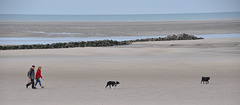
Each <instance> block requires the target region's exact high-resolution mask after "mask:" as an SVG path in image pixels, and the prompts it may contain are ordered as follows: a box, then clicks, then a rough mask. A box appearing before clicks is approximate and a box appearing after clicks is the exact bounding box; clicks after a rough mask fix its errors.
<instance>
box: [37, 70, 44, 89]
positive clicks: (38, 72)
mask: <svg viewBox="0 0 240 105" xmlns="http://www.w3.org/2000/svg"><path fill="white" fill-rule="evenodd" d="M41 70H42V67H41V66H39V67H38V69H37V73H36V84H35V86H37V83H38V82H39V85H40V86H41V88H44V86H42V84H41V81H40V78H43V77H42V74H41Z"/></svg>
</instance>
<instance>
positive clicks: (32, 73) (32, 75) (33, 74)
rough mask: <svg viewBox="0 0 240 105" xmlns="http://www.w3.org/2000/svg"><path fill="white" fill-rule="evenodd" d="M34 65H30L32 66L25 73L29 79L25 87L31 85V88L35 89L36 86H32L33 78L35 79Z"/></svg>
mask: <svg viewBox="0 0 240 105" xmlns="http://www.w3.org/2000/svg"><path fill="white" fill-rule="evenodd" d="M34 69H35V65H32V68H30V70H29V71H28V73H27V76H28V78H29V79H30V80H31V82H29V83H27V84H26V88H28V86H29V85H32V89H36V87H35V86H34V79H35V72H34Z"/></svg>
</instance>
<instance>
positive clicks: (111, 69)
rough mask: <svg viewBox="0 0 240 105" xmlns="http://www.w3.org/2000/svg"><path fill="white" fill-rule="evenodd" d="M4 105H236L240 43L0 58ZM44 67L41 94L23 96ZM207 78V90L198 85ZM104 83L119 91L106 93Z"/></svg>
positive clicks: (147, 45)
mask: <svg viewBox="0 0 240 105" xmlns="http://www.w3.org/2000/svg"><path fill="white" fill-rule="evenodd" d="M0 58H1V59H0V83H1V85H0V104H1V105H16V104H21V105H32V104H35V105H42V104H44V105H60V104H62V105H66V104H68V105H79V104H81V105H160V104H163V105H239V103H240V101H239V98H240V90H239V88H240V82H239V80H240V70H239V68H240V38H223V39H204V40H191V41H165V42H143V43H134V44H133V45H129V46H120V47H116V46H115V47H98V48H93V47H92V48H69V49H43V50H38V49H37V50H8V51H0ZM32 64H35V65H36V66H40V65H41V66H42V67H43V70H42V75H43V76H44V77H45V80H44V81H42V84H43V85H44V86H45V88H44V89H41V88H40V87H39V86H37V88H38V89H37V90H32V89H31V88H29V89H26V87H25V84H26V83H27V77H26V74H27V71H28V70H29V68H30V67H31V65H32ZM202 76H210V77H211V79H210V83H209V84H200V80H201V77H202ZM108 80H118V81H120V83H121V84H120V85H119V87H118V88H114V89H105V85H106V82H107V81H108Z"/></svg>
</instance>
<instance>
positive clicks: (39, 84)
mask: <svg viewBox="0 0 240 105" xmlns="http://www.w3.org/2000/svg"><path fill="white" fill-rule="evenodd" d="M38 82H39V85H40V86H42V84H41V81H40V78H39V79H38Z"/></svg>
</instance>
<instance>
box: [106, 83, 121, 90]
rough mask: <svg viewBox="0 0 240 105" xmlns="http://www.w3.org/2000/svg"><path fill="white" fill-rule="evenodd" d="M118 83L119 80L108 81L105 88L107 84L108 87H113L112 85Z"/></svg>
mask: <svg viewBox="0 0 240 105" xmlns="http://www.w3.org/2000/svg"><path fill="white" fill-rule="evenodd" d="M118 84H120V82H118V81H108V82H107V85H106V87H105V88H107V87H108V86H109V88H110V89H111V87H113V86H115V87H117V85H118Z"/></svg>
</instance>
